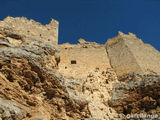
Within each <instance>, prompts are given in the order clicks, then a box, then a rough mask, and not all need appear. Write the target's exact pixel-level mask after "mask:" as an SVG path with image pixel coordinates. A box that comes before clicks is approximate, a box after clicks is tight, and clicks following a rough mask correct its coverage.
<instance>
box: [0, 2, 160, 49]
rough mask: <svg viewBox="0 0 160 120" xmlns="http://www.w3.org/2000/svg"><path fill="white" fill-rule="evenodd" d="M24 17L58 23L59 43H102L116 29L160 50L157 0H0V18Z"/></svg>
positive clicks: (159, 17)
mask: <svg viewBox="0 0 160 120" xmlns="http://www.w3.org/2000/svg"><path fill="white" fill-rule="evenodd" d="M6 16H13V17H21V16H24V17H27V18H29V19H34V20H36V21H38V22H40V23H42V24H47V23H49V20H50V18H54V19H56V20H58V21H59V22H60V26H59V43H65V42H70V43H77V40H78V39H79V38H84V39H85V40H86V41H95V42H98V43H101V44H103V43H105V42H106V40H107V39H108V38H112V37H114V36H116V35H117V32H118V31H122V32H124V33H128V32H132V33H135V34H136V35H137V36H138V37H139V38H141V39H142V40H143V41H144V42H145V43H150V44H151V45H153V46H154V47H155V48H157V49H158V50H160V44H159V43H160V0H1V1H0V19H1V20H2V19H3V18H5V17H6Z"/></svg>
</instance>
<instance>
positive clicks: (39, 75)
mask: <svg viewBox="0 0 160 120" xmlns="http://www.w3.org/2000/svg"><path fill="white" fill-rule="evenodd" d="M17 19H18V23H19V22H21V25H20V26H21V27H22V26H23V25H24V28H25V24H22V23H23V22H26V21H28V20H26V19H24V18H15V19H14V18H7V21H9V22H10V24H13V25H9V26H7V23H6V20H4V21H1V22H0V26H1V27H0V28H1V29H0V88H1V89H0V118H1V119H2V120H8V119H10V120H22V119H23V120H56V119H57V120H60V119H65V120H75V119H80V118H89V116H90V114H89V111H88V108H87V104H88V103H87V102H85V101H83V100H81V99H80V98H75V97H74V96H70V93H69V91H67V88H66V86H65V85H64V81H67V80H65V78H63V77H60V76H59V77H58V76H57V74H56V70H57V65H58V63H57V61H58V60H57V55H56V53H57V52H58V49H57V47H56V45H55V44H53V42H52V41H48V40H46V39H43V38H40V37H37V36H36V35H35V36H34V35H33V36H32V35H31V34H26V33H23V32H24V31H23V30H22V31H21V29H22V28H21V29H20V31H21V32H22V33H21V32H19V31H18V30H17V28H15V27H14V25H17V23H15V24H14V22H15V21H17ZM14 20H15V21H14ZM23 20H24V21H23ZM29 22H31V21H29ZM30 24H32V22H31V23H30ZM31 26H32V25H31ZM42 27H44V26H42ZM28 29H29V28H28ZM35 30H36V28H35V29H33V31H35ZM37 30H39V29H38V28H37ZM30 32H32V29H30Z"/></svg>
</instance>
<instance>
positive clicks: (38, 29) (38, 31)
mask: <svg viewBox="0 0 160 120" xmlns="http://www.w3.org/2000/svg"><path fill="white" fill-rule="evenodd" d="M58 26H59V22H58V21H56V20H54V19H51V21H50V23H49V24H47V25H45V26H43V25H41V24H40V23H38V22H36V21H34V20H32V19H31V20H28V19H27V18H25V17H16V18H13V17H7V18H5V19H4V20H3V21H0V28H1V29H2V28H4V27H5V29H6V30H7V29H9V28H12V29H13V31H15V32H16V33H18V34H20V35H23V36H29V37H32V38H36V39H43V40H47V41H50V42H51V43H52V44H54V45H56V44H58Z"/></svg>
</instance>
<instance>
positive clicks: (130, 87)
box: [0, 17, 160, 120]
mask: <svg viewBox="0 0 160 120" xmlns="http://www.w3.org/2000/svg"><path fill="white" fill-rule="evenodd" d="M57 43H58V21H56V20H53V19H52V20H51V22H50V23H49V24H48V25H45V26H43V25H41V24H40V23H38V22H35V21H33V20H28V19H26V18H23V17H22V18H19V17H18V18H12V17H7V18H6V19H4V20H3V21H0V88H1V89H0V120H122V119H127V118H125V116H127V115H128V114H146V115H147V114H159V112H160V94H159V91H160V69H159V68H160V63H159V60H160V54H159V52H158V51H157V50H156V49H154V48H153V47H152V46H150V45H148V44H144V43H143V41H142V40H140V39H139V38H137V37H136V36H135V35H134V34H132V33H129V35H127V34H124V33H122V32H119V34H118V36H117V37H114V38H112V39H109V40H107V43H106V45H101V44H98V43H95V42H87V41H85V40H84V39H82V38H81V39H79V40H78V44H74V45H72V44H69V43H65V44H61V45H57ZM134 119H136V118H134ZM155 119H157V118H155Z"/></svg>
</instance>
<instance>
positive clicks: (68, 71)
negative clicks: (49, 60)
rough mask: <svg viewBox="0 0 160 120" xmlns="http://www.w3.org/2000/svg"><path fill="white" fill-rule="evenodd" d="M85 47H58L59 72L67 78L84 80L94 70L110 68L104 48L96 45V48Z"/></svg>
mask: <svg viewBox="0 0 160 120" xmlns="http://www.w3.org/2000/svg"><path fill="white" fill-rule="evenodd" d="M87 45H88V46H90V45H89V44H87ZM87 45H86V46H85V45H84V44H83V45H80V44H79V45H70V44H63V45H59V49H60V53H59V54H60V58H61V61H60V63H59V72H60V73H62V74H63V75H64V76H67V77H73V78H86V77H87V75H88V74H89V72H90V71H92V70H94V69H96V68H97V69H99V68H102V69H103V68H104V69H105V68H110V63H109V59H108V57H107V54H106V50H105V47H104V46H103V45H99V46H98V44H97V45H96V47H93V46H90V47H87ZM72 61H76V63H75V62H73V63H72Z"/></svg>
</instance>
